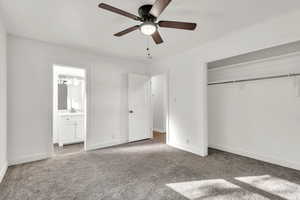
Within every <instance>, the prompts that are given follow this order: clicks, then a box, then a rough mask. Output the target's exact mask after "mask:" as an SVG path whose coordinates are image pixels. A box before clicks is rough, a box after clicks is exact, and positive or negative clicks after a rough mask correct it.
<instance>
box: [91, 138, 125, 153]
mask: <svg viewBox="0 0 300 200" xmlns="http://www.w3.org/2000/svg"><path fill="white" fill-rule="evenodd" d="M119 144H126V142H124V141H123V140H122V141H121V140H112V141H108V142H102V143H98V144H93V145H87V149H86V151H93V150H97V149H101V148H106V147H111V146H115V145H119Z"/></svg>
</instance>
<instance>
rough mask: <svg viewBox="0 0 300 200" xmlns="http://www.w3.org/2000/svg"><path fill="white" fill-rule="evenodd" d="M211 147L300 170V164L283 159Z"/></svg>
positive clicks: (221, 147)
mask: <svg viewBox="0 0 300 200" xmlns="http://www.w3.org/2000/svg"><path fill="white" fill-rule="evenodd" d="M209 147H210V148H213V149H218V150H221V151H226V152H229V153H233V154H238V155H241V156H245V157H249V158H252V159H256V160H260V161H263V162H268V163H271V164H275V165H279V166H282V167H288V168H292V169H296V170H300V163H296V162H290V161H286V160H281V159H277V158H274V157H268V156H263V155H259V154H256V153H251V152H248V151H245V150H240V149H234V148H230V147H225V146H220V145H212V144H210V145H209Z"/></svg>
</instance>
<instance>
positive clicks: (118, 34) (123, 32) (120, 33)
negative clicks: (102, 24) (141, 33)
mask: <svg viewBox="0 0 300 200" xmlns="http://www.w3.org/2000/svg"><path fill="white" fill-rule="evenodd" d="M139 27H140V26H138V25H136V26H133V27H130V28H128V29H125V30H124V31H121V32H119V33H116V34H114V36H117V37H121V36H123V35H126V34H127V33H130V32H132V31H135V30H137V29H139Z"/></svg>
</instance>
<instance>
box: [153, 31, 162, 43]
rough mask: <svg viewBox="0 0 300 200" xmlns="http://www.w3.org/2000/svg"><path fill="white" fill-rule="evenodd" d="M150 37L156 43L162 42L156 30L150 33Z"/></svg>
mask: <svg viewBox="0 0 300 200" xmlns="http://www.w3.org/2000/svg"><path fill="white" fill-rule="evenodd" d="M152 38H153V40H154V42H155V43H156V44H161V43H163V42H164V41H163V39H162V38H161V36H160V34H159V32H158V31H156V32H155V33H153V34H152Z"/></svg>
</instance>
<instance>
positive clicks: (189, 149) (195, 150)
mask: <svg viewBox="0 0 300 200" xmlns="http://www.w3.org/2000/svg"><path fill="white" fill-rule="evenodd" d="M168 145H169V146H171V147H174V148H176V149H180V150H183V151H187V152H190V153H193V154H196V155H198V156H201V157H203V156H206V155H205V154H203V152H201V150H200V149H199V148H197V147H194V146H188V145H182V144H176V143H168Z"/></svg>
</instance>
